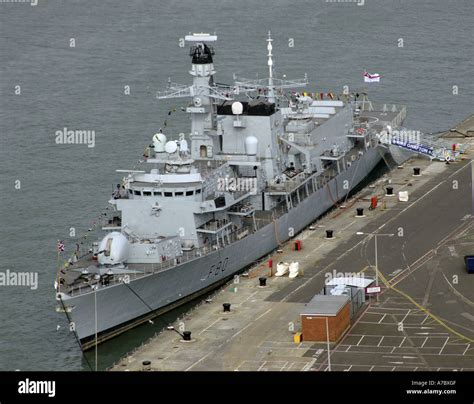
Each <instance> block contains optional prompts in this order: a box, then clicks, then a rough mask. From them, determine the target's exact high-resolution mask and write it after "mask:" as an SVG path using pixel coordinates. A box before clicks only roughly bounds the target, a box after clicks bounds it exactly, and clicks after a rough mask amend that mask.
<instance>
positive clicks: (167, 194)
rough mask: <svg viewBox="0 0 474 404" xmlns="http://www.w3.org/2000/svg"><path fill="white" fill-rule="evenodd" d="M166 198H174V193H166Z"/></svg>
mask: <svg viewBox="0 0 474 404" xmlns="http://www.w3.org/2000/svg"><path fill="white" fill-rule="evenodd" d="M165 196H166V197H167V198H169V197H171V196H173V192H165Z"/></svg>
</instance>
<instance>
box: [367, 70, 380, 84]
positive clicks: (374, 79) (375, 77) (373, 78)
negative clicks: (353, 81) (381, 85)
mask: <svg viewBox="0 0 474 404" xmlns="http://www.w3.org/2000/svg"><path fill="white" fill-rule="evenodd" d="M379 81H380V74H377V73H374V74H370V73H367V72H365V73H364V82H365V83H378V82H379Z"/></svg>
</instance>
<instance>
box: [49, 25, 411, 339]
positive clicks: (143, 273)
mask: <svg viewBox="0 0 474 404" xmlns="http://www.w3.org/2000/svg"><path fill="white" fill-rule="evenodd" d="M185 39H186V41H187V42H188V43H189V44H190V56H191V62H192V63H191V69H190V71H189V73H190V75H191V76H192V80H193V81H192V85H190V86H182V85H178V84H174V83H171V82H170V83H169V85H168V88H167V89H166V90H165V91H163V92H160V93H158V98H160V99H165V98H184V99H185V100H186V102H187V104H186V107H185V110H186V112H187V113H188V114H189V115H190V116H191V130H190V133H189V134H187V135H186V136H183V135H179V134H172V133H163V131H161V130H160V131H159V133H157V134H155V135H154V136H153V138H152V145H150V147H149V148H148V149H147V152H146V155H145V159H144V161H143V164H142V167H140V168H141V169H139V170H137V169H134V170H119V171H121V172H124V171H125V176H124V178H123V181H122V184H120V185H119V187H118V189H117V191H116V192H115V193H114V195H113V197H112V199H111V200H110V201H109V202H110V206H111V207H112V209H113V212H114V213H113V218H112V219H111V220H110V223H109V224H108V225H107V226H106V227H105V228H104V230H105V231H107V232H108V233H107V234H106V235H105V236H104V237H103V238H102V239H101V240H98V241H96V242H94V243H93V244H92V245H91V246H90V251H89V250H88V251H86V252H85V253H84V255H83V256H81V257H80V259H79V260H78V261H77V262H73V263H72V265H69V266H68V268H67V269H66V270H63V271H62V272H61V279H59V280H58V285H57V289H58V299H59V300H60V302H61V306H62V307H63V308H64V311H66V313H67V314H68V317H69V320H70V321H71V322H72V323H74V327H72V329H73V330H74V332H75V333H76V334H77V337H78V339H79V340H80V341H81V343H82V344H83V346H84V347H85V348H88V347H90V346H93V345H94V344H95V342H96V341H97V342H101V341H103V340H105V339H107V338H110V337H111V336H113V335H116V334H118V333H120V332H123V331H124V330H127V329H129V328H131V327H133V326H134V325H136V324H139V323H141V322H143V321H145V320H147V319H148V318H150V317H153V316H156V315H159V314H161V313H163V312H165V311H167V310H170V309H172V308H174V307H176V306H177V305H180V304H182V303H184V302H186V301H189V300H190V299H192V298H194V297H196V296H198V295H200V294H203V293H205V292H206V291H208V290H210V289H212V288H214V287H215V286H216V284H218V283H222V282H224V281H225V280H227V279H229V278H230V277H232V276H233V275H234V274H235V273H237V272H239V271H242V270H243V269H244V268H245V267H247V266H248V265H251V264H252V263H253V262H255V261H256V260H258V259H260V258H261V257H263V256H265V255H266V254H268V253H270V252H271V251H272V250H274V249H275V248H277V247H278V246H279V245H280V244H281V243H283V242H284V241H286V240H288V239H289V238H291V237H293V236H294V235H296V234H297V233H298V232H299V231H301V230H302V229H303V228H304V227H306V226H307V225H308V224H310V223H311V222H312V221H314V220H315V219H316V218H317V217H319V216H320V215H321V214H323V213H324V212H325V211H327V210H328V209H330V208H331V207H332V206H334V204H336V203H337V202H338V201H340V200H341V199H344V198H345V197H346V196H347V195H348V193H349V192H350V191H351V190H352V189H353V188H354V187H355V186H356V185H357V184H358V183H360V181H362V180H363V179H364V178H365V177H366V176H367V175H368V173H370V171H372V169H373V168H374V167H375V165H376V164H377V163H378V162H379V161H380V159H381V158H382V155H383V153H385V149H383V148H381V147H379V140H378V137H377V134H379V133H380V132H381V131H383V130H385V129H386V128H387V126H388V127H390V128H397V127H398V126H399V125H401V123H402V121H403V118H404V117H405V109H404V108H403V107H398V106H391V107H390V110H387V107H386V105H385V110H384V111H382V110H381V111H378V112H377V111H374V110H373V108H364V104H361V103H360V101H358V100H356V99H355V98H354V96H353V95H351V94H345V95H341V96H340V97H337V98H339V99H336V97H334V96H333V95H332V94H331V96H330V97H327V99H321V97H319V98H320V99H315V97H312V96H311V94H308V93H306V92H304V91H300V90H299V89H300V88H302V87H304V86H306V84H307V79H306V77H305V78H304V79H301V80H293V81H291V80H282V79H278V78H276V77H274V73H273V55H272V39H271V37H270V35H269V38H268V39H267V58H268V59H267V65H268V74H269V77H268V78H267V79H261V80H244V79H237V78H236V80H235V83H234V84H232V85H219V84H216V83H215V81H214V75H215V73H216V71H215V68H214V60H213V59H214V56H215V52H214V49H213V46H212V45H213V44H214V42H215V41H216V40H217V37H216V36H215V35H209V34H202V33H201V34H193V35H188V36H186V38H185ZM290 89H292V90H293V91H292V92H289V91H288V90H290ZM370 109H372V110H370ZM388 111H390V112H388ZM142 168H143V169H142ZM109 217H110V216H109ZM95 320H97V321H95Z"/></svg>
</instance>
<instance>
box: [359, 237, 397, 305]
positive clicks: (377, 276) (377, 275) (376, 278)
mask: <svg viewBox="0 0 474 404" xmlns="http://www.w3.org/2000/svg"><path fill="white" fill-rule="evenodd" d="M356 234H357V235H358V236H373V237H374V238H375V286H379V263H378V254H377V237H379V236H386V237H392V236H394V234H393V233H364V232H362V231H358V232H357V233H356ZM376 299H377V302H378V301H379V294H378V293H377V295H376Z"/></svg>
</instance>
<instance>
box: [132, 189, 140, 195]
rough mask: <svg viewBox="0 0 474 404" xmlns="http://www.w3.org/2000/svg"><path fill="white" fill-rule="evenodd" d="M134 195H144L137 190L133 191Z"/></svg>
mask: <svg viewBox="0 0 474 404" xmlns="http://www.w3.org/2000/svg"><path fill="white" fill-rule="evenodd" d="M133 194H134V195H141V194H142V193H141V192H140V191H136V190H135V191H133Z"/></svg>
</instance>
